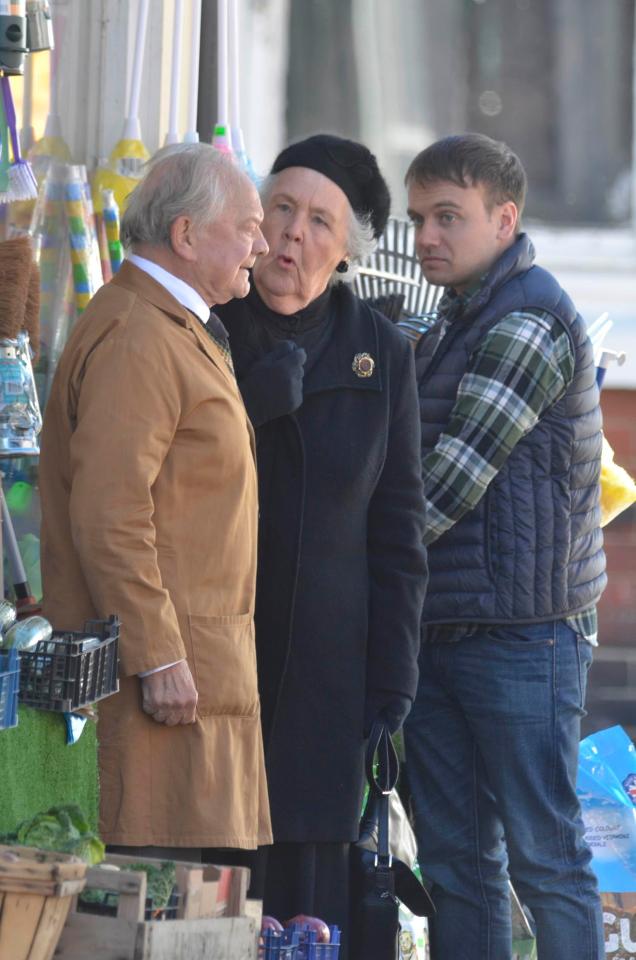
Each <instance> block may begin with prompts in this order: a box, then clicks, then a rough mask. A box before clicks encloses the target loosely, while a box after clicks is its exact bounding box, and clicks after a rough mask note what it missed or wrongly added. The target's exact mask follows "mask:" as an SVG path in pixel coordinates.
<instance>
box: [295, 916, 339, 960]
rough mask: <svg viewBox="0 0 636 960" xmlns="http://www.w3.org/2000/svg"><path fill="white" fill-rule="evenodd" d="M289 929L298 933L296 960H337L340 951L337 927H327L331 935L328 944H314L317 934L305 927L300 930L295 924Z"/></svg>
mask: <svg viewBox="0 0 636 960" xmlns="http://www.w3.org/2000/svg"><path fill="white" fill-rule="evenodd" d="M291 929H292V930H294V931H295V932H296V933H298V935H299V937H300V942H299V944H298V954H297V958H298V960H338V953H339V951H340V929H339V928H338V927H336V926H333V927H332V926H330V927H329V933H330V934H331V937H330V942H329V943H316V936H317V934H316V933H315V931H314V930H309V929H308V928H307V927H303V928H301V927H299V926H298V924H296V923H295V924H294V925H293V927H292V928H291Z"/></svg>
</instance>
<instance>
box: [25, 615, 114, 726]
mask: <svg viewBox="0 0 636 960" xmlns="http://www.w3.org/2000/svg"><path fill="white" fill-rule="evenodd" d="M119 626H120V624H119V620H118V619H117V617H110V618H109V619H108V620H87V621H86V623H85V624H84V632H82V633H79V632H72V631H68V630H67V631H63V630H54V631H53V636H52V637H51V639H50V640H41V641H40V642H39V643H38V644H36V646H35V647H34V648H33V649H32V650H24V651H21V652H20V702H21V703H24V704H26V705H27V706H29V707H36V708H37V709H39V710H54V711H58V712H61V713H69V712H72V711H73V710H77V709H78V708H79V707H85V706H87V705H88V704H91V703H96V701H98V700H103V699H104V697H109V696H110V695H111V693H117V691H118V689H119V682H118V679H117V667H118V655H117V654H118V644H119Z"/></svg>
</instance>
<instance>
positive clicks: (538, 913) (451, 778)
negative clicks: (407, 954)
mask: <svg viewBox="0 0 636 960" xmlns="http://www.w3.org/2000/svg"><path fill="white" fill-rule="evenodd" d="M591 659H592V648H591V647H590V645H589V644H588V643H586V642H585V641H583V640H581V639H579V637H578V636H577V634H576V633H575V632H574V631H573V630H572V629H571V628H570V627H569V626H567V624H565V623H564V622H563V621H557V622H554V623H545V624H533V625H511V626H506V627H496V628H493V627H486V626H484V627H483V628H481V629H480V630H479V632H477V633H475V634H473V635H472V636H470V637H467V638H466V639H464V640H460V641H458V642H455V643H423V644H422V650H421V655H420V681H419V687H418V691H417V696H416V698H415V703H414V705H413V709H412V711H411V713H410V715H409V718H408V720H407V722H406V724H405V729H404V741H405V749H406V762H407V771H408V781H409V785H410V788H411V792H412V802H413V810H414V814H415V832H416V835H417V840H418V848H419V857H420V865H421V868H422V873H423V874H424V876H425V877H427V878H428V879H429V880H430V881H431V882H432V891H431V892H432V896H433V900H434V902H435V906H436V907H437V917H436V919H435V921H434V923H433V929H432V938H431V940H432V948H433V951H434V952H433V956H434V957H435V958H436V960H442V958H445V957H452V960H510V957H511V954H512V949H511V921H510V902H509V896H508V879H509V877H510V879H511V880H512V883H513V885H514V887H515V889H516V891H517V893H518V894H519V897H520V899H521V901H522V902H523V903H525V904H526V906H528V907H529V908H530V910H531V911H532V914H533V916H534V919H535V921H536V933H537V949H538V955H539V960H603V958H604V957H605V952H604V942H603V921H602V912H601V906H600V901H599V896H598V889H597V884H596V878H595V876H594V874H593V872H592V870H591V869H590V866H589V862H590V852H589V849H588V847H587V846H586V844H585V843H584V841H583V824H582V821H581V811H580V807H579V803H578V800H577V796H576V790H575V787H576V775H577V763H578V746H579V736H580V721H581V717H582V716H583V715H584V709H583V705H584V700H585V687H586V678H587V671H588V669H589V666H590V663H591Z"/></svg>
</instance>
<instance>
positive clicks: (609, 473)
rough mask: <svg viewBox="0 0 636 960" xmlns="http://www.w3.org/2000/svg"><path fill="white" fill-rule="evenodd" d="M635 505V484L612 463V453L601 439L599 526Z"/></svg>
mask: <svg viewBox="0 0 636 960" xmlns="http://www.w3.org/2000/svg"><path fill="white" fill-rule="evenodd" d="M634 503H636V483H634V481H633V479H632V478H631V477H630V475H629V474H628V472H627V470H625V469H623V467H619V465H618V464H617V463H614V451H613V450H612V448H611V446H610V444H609V443H608V442H607V440H606V439H605V437H603V453H602V454H601V526H602V527H604V526H606V524H608V523H609V522H610V520H613V519H614V518H615V517H617V516H618V514H619V513H622V512H623V510H627V508H628V507H631V506H632V504H634Z"/></svg>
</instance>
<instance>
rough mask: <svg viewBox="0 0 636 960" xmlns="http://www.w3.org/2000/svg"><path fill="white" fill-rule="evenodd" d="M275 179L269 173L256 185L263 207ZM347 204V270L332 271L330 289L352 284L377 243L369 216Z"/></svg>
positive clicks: (275, 175)
mask: <svg viewBox="0 0 636 960" xmlns="http://www.w3.org/2000/svg"><path fill="white" fill-rule="evenodd" d="M276 177H277V174H275V173H270V174H268V176H266V177H264V178H263V179H262V180H261V182H260V183H259V184H258V192H259V193H260V195H261V200H262V201H263V206H264V205H265V202H266V201H267V199H268V198H269V195H270V193H271V192H272V188H273V186H274V183H275V181H276ZM347 204H348V207H349V223H348V225H347V253H348V258H349V269H348V270H347V272H346V273H338V271H337V270H334V272H333V273H332V274H331V276H330V278H329V283H328V286H330V287H331V286H333V285H334V284H336V283H352V282H353V279H354V277H355V275H356V273H357V272H358V269H359V267H361V266H362V265H363V263H364V262H365V261H366V260H367V259H368V258H369V257H370V256H371V254H372V253H373V251H374V250H375V247H376V244H377V242H378V241H377V240H376V238H375V236H374V235H373V227H372V225H371V215H370V214H360V213H356V212H355V210H354V209H353V207H352V206H351V204H350V203H349V200H348V199H347Z"/></svg>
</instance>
